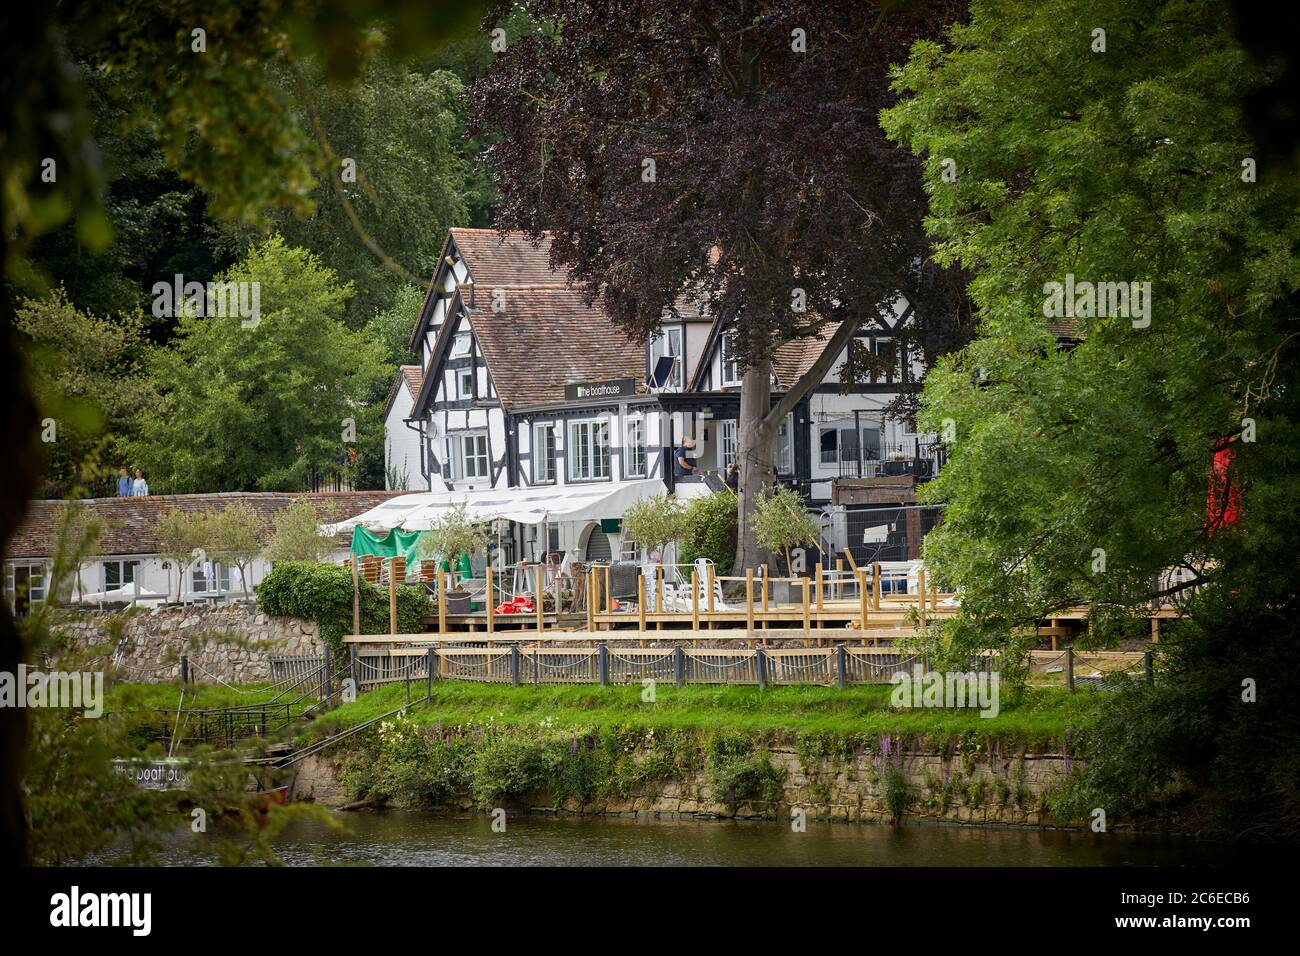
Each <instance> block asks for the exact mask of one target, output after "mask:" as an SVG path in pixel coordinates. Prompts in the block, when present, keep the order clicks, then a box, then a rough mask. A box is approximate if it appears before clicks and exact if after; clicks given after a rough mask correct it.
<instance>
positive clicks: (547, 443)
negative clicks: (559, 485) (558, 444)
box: [532, 422, 555, 485]
mask: <svg viewBox="0 0 1300 956" xmlns="http://www.w3.org/2000/svg"><path fill="white" fill-rule="evenodd" d="M532 464H533V484H535V485H553V484H555V422H537V423H536V424H534V425H533V448H532Z"/></svg>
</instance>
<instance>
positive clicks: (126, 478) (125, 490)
mask: <svg viewBox="0 0 1300 956" xmlns="http://www.w3.org/2000/svg"><path fill="white" fill-rule="evenodd" d="M117 496H118V497H119V498H130V497H131V476H130V475H129V474H127V471H126V465H123V466H122V467H121V468H119V469H118V470H117Z"/></svg>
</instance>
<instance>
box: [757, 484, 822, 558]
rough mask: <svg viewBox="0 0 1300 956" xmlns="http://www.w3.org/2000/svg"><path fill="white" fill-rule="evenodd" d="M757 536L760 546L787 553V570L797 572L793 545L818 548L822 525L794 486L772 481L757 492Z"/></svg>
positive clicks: (794, 546) (795, 546)
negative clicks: (792, 553) (766, 487)
mask: <svg viewBox="0 0 1300 956" xmlns="http://www.w3.org/2000/svg"><path fill="white" fill-rule="evenodd" d="M754 537H755V538H756V539H757V540H758V544H759V546H760V547H763V548H766V549H767V550H769V551H776V552H778V553H780V554H783V555H785V573H786V574H788V575H791V576H793V575H794V561H793V559H792V558H791V556H790V551H791V549H792V548H797V547H800V546H801V545H802V546H803V547H807V548H815V547H817V542H818V540H820V538H821V527H820V525H818V524H817V519H816V518H814V517H813V516H812V514H811V513H810V512H809V511H808V507H807V505H805V504H804V501H803V497H802V496H801V495H800V494H799V492H797V491H795V490H794V489H793V488H787V487H785V486H784V485H771V486H769V487H768V489H767V490H766V491H764V492H763V494H761V495H759V496H758V505H757V507H755V509H754Z"/></svg>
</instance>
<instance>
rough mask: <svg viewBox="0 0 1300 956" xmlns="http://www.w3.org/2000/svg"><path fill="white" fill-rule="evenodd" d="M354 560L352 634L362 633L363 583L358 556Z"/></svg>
mask: <svg viewBox="0 0 1300 956" xmlns="http://www.w3.org/2000/svg"><path fill="white" fill-rule="evenodd" d="M351 561H352V635H353V637H355V636H356V635H358V634H360V633H361V585H360V584H359V583H358V581H357V556H356V555H355V554H354V555H352V558H351Z"/></svg>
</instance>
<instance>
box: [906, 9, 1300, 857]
mask: <svg viewBox="0 0 1300 956" xmlns="http://www.w3.org/2000/svg"><path fill="white" fill-rule="evenodd" d="M1228 14H1229V11H1228V9H1227V6H1226V5H1225V4H1223V3H1218V2H1212V0H1202V2H1194V3H1171V2H1161V0H1142V2H1139V3H1137V4H1134V3H1131V2H1120V0H1104V2H1100V3H1097V4H1093V5H1091V6H1090V7H1089V8H1088V10H1087V11H1086V13H1084V12H1082V11H1081V10H1080V9H1079V8H1078V7H1077V5H1074V4H1070V3H1068V2H1065V0H1052V2H1045V3H1042V4H1037V5H1034V6H1033V7H1032V8H1031V7H1025V6H1021V5H1016V6H1014V7H1013V6H1009V5H1004V4H1000V3H976V4H975V5H974V12H973V17H972V21H971V23H970V25H969V26H966V27H958V28H955V29H954V31H953V34H952V37H951V49H950V51H948V52H945V51H943V50H941V49H940V48H939V47H938V46H937V45H935V44H934V43H921V44H918V45H917V46H916V48H915V49H914V51H913V53H912V56H911V57H910V59H909V61H908V63H907V65H906V67H905V68H904V69H903V70H902V71H901V73H900V75H899V79H898V86H899V89H900V91H902V92H903V93H904V94H906V95H905V99H904V100H903V102H902V103H900V104H899V105H898V106H896V107H895V108H893V109H892V110H890V111H888V112H887V113H886V115H885V120H884V122H885V127H886V129H887V130H888V131H889V133H890V135H891V136H894V137H896V138H897V139H898V140H899V141H901V142H905V143H907V144H909V145H910V146H911V147H912V148H913V149H915V150H917V151H918V152H919V153H921V154H923V155H924V156H925V168H926V176H927V192H928V193H929V196H930V207H931V217H930V220H929V221H930V223H931V226H932V228H933V229H934V232H935V234H936V236H937V237H938V239H939V248H938V252H937V255H938V256H939V257H940V259H941V260H957V261H960V262H961V264H962V265H963V266H965V267H966V268H967V269H969V270H971V271H972V272H974V273H975V274H976V278H975V279H974V281H973V282H972V283H971V286H970V293H971V297H972V299H973V301H974V302H975V304H976V306H977V307H978V310H979V314H980V318H981V332H980V335H979V337H978V338H977V339H976V340H975V341H974V342H973V343H971V345H970V346H969V347H968V348H966V349H965V350H964V351H962V352H960V353H959V354H957V355H955V356H952V357H950V358H948V359H945V360H942V361H941V362H940V363H939V365H938V367H937V368H935V369H934V370H932V371H931V372H930V374H929V376H928V377H927V380H926V384H925V391H924V394H923V414H922V424H923V425H925V426H927V427H930V428H936V429H939V430H940V431H943V432H947V433H948V434H949V435H950V436H951V437H952V441H951V460H950V462H949V464H948V465H947V467H946V468H945V469H944V470H943V471H941V472H940V474H939V476H938V477H937V478H936V479H935V480H934V481H932V482H930V483H929V484H927V485H926V486H924V489H923V494H925V496H926V497H927V498H928V499H930V500H942V501H945V502H946V503H947V505H948V507H947V509H946V512H945V519H944V522H943V524H942V525H941V526H940V527H939V528H938V529H937V530H936V531H934V532H932V533H931V534H930V535H929V536H928V537H927V539H926V548H925V551H926V561H927V564H928V565H930V566H931V569H932V571H931V573H932V574H935V575H937V576H938V578H939V580H940V582H941V583H942V584H943V585H944V586H945V587H947V588H956V589H960V591H961V592H962V613H961V617H960V618H959V619H958V621H957V622H956V623H955V625H954V627H953V628H952V629H951V633H950V634H949V635H948V640H949V644H950V646H949V649H950V650H951V651H952V652H953V653H955V654H957V655H962V654H967V655H968V654H969V653H970V652H971V651H973V650H976V649H981V648H984V647H999V646H1006V645H1007V643H1008V638H1007V637H1006V635H1007V634H1008V633H1010V630H1011V629H1012V628H1013V627H1016V626H1018V625H1024V624H1030V623H1034V624H1036V623H1037V622H1038V621H1039V620H1041V619H1042V618H1045V617H1050V615H1051V612H1052V611H1053V610H1054V609H1059V608H1062V607H1065V606H1067V605H1073V604H1078V603H1081V602H1087V603H1088V604H1089V606H1090V609H1091V610H1090V615H1091V619H1092V621H1091V623H1092V625H1093V627H1092V631H1093V635H1094V638H1095V639H1096V640H1098V641H1108V640H1114V639H1115V638H1117V637H1119V636H1121V635H1123V634H1126V633H1133V631H1134V629H1135V626H1136V628H1137V629H1138V633H1141V631H1142V630H1144V629H1145V627H1146V623H1145V621H1144V620H1142V619H1141V618H1139V619H1138V620H1137V621H1135V620H1134V613H1135V611H1140V609H1142V608H1143V607H1144V606H1145V605H1146V604H1147V602H1149V601H1150V600H1152V599H1153V597H1154V598H1162V599H1165V600H1171V601H1174V602H1176V603H1177V604H1178V605H1179V606H1180V607H1181V608H1183V609H1184V610H1186V611H1187V612H1188V613H1189V615H1190V617H1189V618H1188V619H1187V620H1184V621H1178V622H1172V623H1171V624H1170V625H1168V626H1167V627H1166V630H1165V635H1164V636H1163V638H1162V641H1161V649H1162V650H1163V651H1164V652H1165V654H1166V655H1167V667H1168V673H1167V675H1162V676H1166V677H1167V679H1168V680H1169V681H1171V682H1172V683H1174V684H1175V685H1176V686H1177V687H1178V690H1177V691H1176V692H1174V693H1162V694H1150V695H1147V694H1146V692H1145V691H1144V690H1142V689H1134V690H1133V691H1132V693H1133V694H1136V695H1139V696H1140V697H1142V698H1143V699H1142V700H1141V701H1138V702H1137V703H1135V704H1134V705H1133V706H1124V707H1117V708H1116V711H1115V712H1116V713H1117V714H1118V713H1123V714H1127V715H1128V717H1127V719H1125V720H1123V721H1121V722H1120V723H1119V724H1116V723H1115V722H1114V721H1112V722H1110V723H1109V725H1108V728H1104V729H1103V731H1102V732H1101V737H1100V739H1101V740H1102V745H1103V746H1105V745H1106V743H1107V742H1109V743H1110V744H1118V745H1120V746H1122V747H1123V749H1124V751H1125V752H1127V753H1129V754H1130V755H1132V756H1133V760H1132V762H1130V763H1129V764H1128V769H1129V770H1132V771H1134V772H1138V767H1137V765H1138V764H1143V763H1144V764H1146V765H1147V769H1148V770H1149V771H1150V772H1151V773H1152V774H1158V775H1159V776H1160V777H1161V779H1162V781H1164V782H1167V781H1169V780H1170V779H1172V778H1173V777H1174V776H1176V775H1180V776H1182V777H1184V778H1186V779H1190V780H1192V781H1194V782H1195V783H1196V784H1197V786H1199V787H1200V788H1202V792H1203V793H1205V794H1206V795H1207V802H1208V803H1209V804H1211V805H1212V806H1213V807H1215V811H1214V812H1215V814H1216V815H1217V817H1218V819H1217V820H1215V824H1216V827H1217V828H1219V829H1221V830H1226V831H1227V832H1229V833H1233V834H1239V833H1241V832H1242V831H1243V830H1245V829H1247V828H1249V829H1250V831H1251V832H1252V833H1254V834H1256V835H1260V834H1265V835H1270V836H1279V835H1285V834H1289V835H1290V837H1292V838H1294V836H1295V832H1296V830H1295V816H1294V813H1293V811H1294V807H1295V794H1296V793H1297V792H1300V778H1298V777H1297V773H1296V767H1295V762H1294V760H1292V759H1290V758H1285V759H1274V757H1273V755H1275V754H1278V753H1281V752H1284V751H1287V750H1288V749H1289V750H1291V751H1293V750H1294V740H1295V739H1296V737H1297V735H1298V734H1300V717H1298V716H1297V714H1296V710H1295V708H1294V707H1292V706H1290V704H1289V703H1282V702H1285V701H1293V700H1294V699H1296V696H1297V695H1300V667H1297V665H1296V661H1295V656H1294V635H1295V633H1296V631H1297V629H1298V628H1300V587H1298V583H1300V553H1298V552H1297V549H1296V547H1295V542H1296V541H1297V540H1300V473H1297V470H1296V468H1295V462H1296V461H1297V459H1300V428H1298V427H1297V425H1296V422H1297V421H1300V391H1298V387H1300V381H1297V377H1298V375H1297V373H1298V372H1300V361H1297V360H1300V324H1298V322H1297V319H1296V316H1297V309H1298V307H1300V278H1298V277H1300V220H1298V219H1297V217H1296V214H1295V210H1296V209H1297V207H1298V206H1300V180H1298V179H1297V177H1296V176H1295V173H1294V170H1293V169H1290V170H1289V169H1287V168H1286V167H1284V166H1273V167H1271V168H1270V167H1269V166H1268V165H1266V164H1264V163H1262V162H1261V163H1259V164H1258V166H1257V164H1256V163H1255V162H1254V159H1253V157H1259V156H1260V153H1259V150H1258V149H1257V144H1256V143H1255V142H1253V141H1252V138H1251V136H1250V134H1249V131H1248V130H1249V128H1248V125H1247V122H1246V113H1245V104H1246V103H1247V102H1248V101H1250V100H1251V99H1252V98H1254V97H1256V96H1257V95H1258V94H1260V93H1261V91H1265V90H1266V89H1267V87H1268V86H1269V85H1270V84H1271V83H1272V82H1275V81H1276V79H1277V78H1278V76H1279V71H1280V70H1281V69H1282V66H1283V64H1282V63H1281V62H1280V61H1277V60H1272V61H1268V62H1266V63H1261V62H1258V61H1256V60H1255V59H1254V58H1252V57H1251V56H1250V55H1249V53H1248V52H1247V51H1246V50H1244V49H1243V48H1242V46H1241V45H1240V43H1239V42H1238V41H1237V40H1236V38H1235V37H1234V36H1233V34H1232V29H1233V28H1232V21H1233V18H1232V17H1231V16H1229V15H1228ZM1103 26H1104V36H1103V35H1099V34H1097V33H1096V30H1097V29H1099V28H1101V27H1103ZM1026 91H1032V93H1029V92H1026ZM945 158H951V159H952V160H954V162H955V164H956V168H957V169H958V170H959V171H960V172H959V175H958V176H957V178H956V180H955V181H949V180H946V179H945V178H944V177H943V175H942V166H943V163H942V161H943V159H945ZM1118 282H1123V283H1125V285H1124V286H1123V290H1124V293H1126V294H1125V295H1124V297H1123V298H1121V297H1120V287H1119V286H1114V285H1111V286H1101V285H1100V284H1102V283H1118ZM1066 287H1072V289H1073V291H1074V293H1075V294H1074V295H1071V296H1069V297H1068V298H1069V300H1070V301H1069V305H1071V306H1072V308H1071V309H1070V312H1071V313H1072V315H1064V316H1062V315H1061V312H1062V311H1063V309H1062V308H1061V307H1063V306H1064V305H1065V304H1066V302H1065V300H1066V299H1067V296H1066V295H1065V289H1066ZM1099 289H1100V290H1102V292H1103V295H1102V297H1101V298H1100V302H1099V301H1098V298H1099V297H1098V296H1097V295H1096V293H1097V291H1098V290H1099ZM1062 325H1064V326H1066V330H1067V331H1069V333H1070V335H1071V337H1072V339H1073V342H1072V343H1070V344H1067V345H1062V344H1060V343H1059V342H1058V341H1057V339H1056V335H1055V334H1054V333H1055V332H1058V331H1061V326H1062ZM1053 326H1054V327H1055V328H1053ZM1216 450H1219V451H1223V452H1225V454H1226V455H1227V457H1228V458H1229V459H1230V460H1229V462H1228V464H1227V468H1226V469H1225V471H1226V475H1227V480H1228V481H1229V482H1230V483H1231V485H1232V486H1233V487H1234V488H1236V489H1237V492H1239V494H1240V497H1241V500H1242V503H1243V506H1242V509H1241V511H1240V514H1239V515H1238V516H1236V517H1235V520H1231V521H1229V520H1226V519H1225V513H1224V507H1223V500H1224V498H1225V497H1227V496H1226V495H1222V494H1219V493H1216V492H1215V491H1214V488H1213V485H1212V482H1211V474H1212V471H1213V465H1212V462H1213V460H1214V457H1215V454H1216ZM1220 461H1221V462H1222V461H1223V459H1222V458H1221V459H1220ZM1171 568H1175V569H1178V570H1180V571H1181V574H1180V575H1178V576H1172V575H1170V574H1168V573H1167V572H1168V569H1171ZM1265 673H1267V674H1268V675H1269V677H1268V683H1269V687H1270V694H1271V695H1276V696H1272V698H1271V702H1270V701H1266V700H1265V697H1264V695H1263V694H1262V693H1261V694H1260V695H1259V698H1258V703H1251V704H1249V705H1248V706H1243V690H1242V686H1243V685H1242V682H1243V680H1244V679H1247V678H1249V679H1251V680H1255V679H1257V678H1254V677H1253V675H1255V674H1265ZM1171 707H1176V708H1177V711H1176V713H1177V720H1174V721H1172V722H1171V721H1169V720H1168V717H1169V715H1170V708H1171ZM1141 714H1147V715H1149V716H1148V717H1146V718H1143V717H1141V716H1134V715H1141ZM1157 727H1159V728H1161V729H1160V731H1159V732H1156V731H1155V730H1154V728H1157ZM1170 727H1176V728H1177V731H1176V733H1169V732H1168V731H1169V728H1170ZM1148 728H1151V729H1150V730H1148ZM1133 734H1138V735H1139V740H1138V741H1137V742H1136V743H1137V746H1133V745H1132V743H1131V742H1121V740H1120V738H1121V737H1124V736H1127V735H1133ZM1288 741H1289V742H1288ZM1119 752H1120V751H1119V750H1113V751H1111V756H1112V757H1113V756H1114V755H1115V754H1117V753H1119ZM1115 762H1116V761H1115V760H1114V759H1109V760H1107V761H1102V762H1099V763H1098V771H1097V773H1098V774H1099V775H1100V774H1110V776H1109V777H1101V776H1098V777H1094V778H1093V780H1092V784H1093V785H1094V790H1093V791H1092V792H1093V795H1094V797H1095V796H1096V795H1097V794H1099V793H1104V792H1110V793H1111V794H1112V795H1114V796H1116V799H1117V801H1118V800H1120V798H1121V797H1124V796H1125V795H1124V794H1116V792H1115V790H1114V788H1113V787H1111V786H1107V785H1105V780H1106V779H1109V780H1111V781H1113V780H1114V776H1113V770H1114V764H1115ZM1142 772H1147V771H1142ZM1096 805H1105V806H1108V807H1109V806H1111V804H1110V803H1089V804H1088V806H1096ZM1283 807H1289V808H1291V811H1292V812H1291V813H1290V818H1289V819H1287V811H1283V810H1282V809H1281V808H1283Z"/></svg>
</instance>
